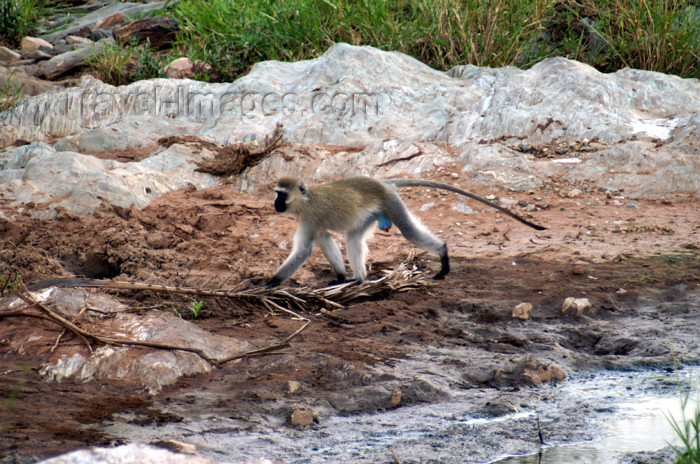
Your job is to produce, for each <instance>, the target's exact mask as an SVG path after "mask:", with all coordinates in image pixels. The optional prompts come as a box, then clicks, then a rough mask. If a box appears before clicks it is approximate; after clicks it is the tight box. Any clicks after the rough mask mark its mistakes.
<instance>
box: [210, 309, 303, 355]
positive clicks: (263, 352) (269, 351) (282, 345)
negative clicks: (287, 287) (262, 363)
mask: <svg viewBox="0 0 700 464" xmlns="http://www.w3.org/2000/svg"><path fill="white" fill-rule="evenodd" d="M279 309H280V310H282V311H285V312H287V313H290V314H292V315H294V316H296V317H297V318H298V319H299V320H302V321H304V324H303V325H302V326H301V327H299V328H298V329H297V330H295V331H294V332H293V333H292V334H291V335H289V336H288V337H287V338H285V339H284V340H283V341H282V342H280V343H277V344H275V345H272V346H268V347H266V348H260V349H257V350H252V351H247V352H245V353H240V354H236V355H233V356H229V357H228V358H224V359H222V360H219V362H218V364H219V365H221V364H225V363H227V362H229V361H233V360H236V359H241V358H246V357H252V356H261V355H268V354H272V352H273V351H275V350H278V349H281V348H286V347H287V346H289V342H290V341H292V339H293V338H294V337H296V336H297V335H299V334H300V333H301V332H302V331H303V330H304V329H306V328H307V327H308V326H309V324H310V323H311V321H310V320H309V319H307V318H305V317H303V316H300V315H298V314H297V313H295V312H294V311H292V310H289V309H286V308H282V307H280V308H279Z"/></svg>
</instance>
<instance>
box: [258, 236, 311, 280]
mask: <svg viewBox="0 0 700 464" xmlns="http://www.w3.org/2000/svg"><path fill="white" fill-rule="evenodd" d="M313 248H314V237H313V235H312V234H309V233H308V232H306V231H304V230H302V229H301V227H300V228H298V229H297V231H296V234H294V246H293V247H292V253H291V254H290V255H289V257H288V258H287V259H286V260H285V261H284V263H282V265H281V266H280V268H279V269H277V272H276V273H275V275H274V276H273V277H272V278H271V279H270V280H268V281H267V282H265V283H264V284H263V286H265V287H276V286H277V285H279V284H281V283H282V282H284V281H285V280H287V279H288V278H290V277H291V276H292V274H294V273H295V272H297V271H298V270H299V268H301V266H302V265H303V264H304V263H305V262H306V260H307V259H309V256H311V251H312V250H313Z"/></svg>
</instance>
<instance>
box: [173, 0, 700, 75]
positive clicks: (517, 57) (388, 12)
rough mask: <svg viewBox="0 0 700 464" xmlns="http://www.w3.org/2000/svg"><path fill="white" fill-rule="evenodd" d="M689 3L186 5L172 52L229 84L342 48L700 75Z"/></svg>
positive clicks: (383, 0)
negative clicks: (260, 69) (270, 66)
mask: <svg viewBox="0 0 700 464" xmlns="http://www.w3.org/2000/svg"><path fill="white" fill-rule="evenodd" d="M691 4H692V0H685V1H679V0H666V1H662V0H596V1H593V0H580V1H575V0H566V1H561V0H514V1H506V0H461V1H460V0H417V1H407V0H374V1H369V0H359V1H347V0H291V1H285V2H263V1H260V0H210V1H207V2H202V1H199V0H183V1H181V2H179V3H178V4H176V5H173V6H172V7H171V9H170V10H169V11H168V13H167V14H169V15H170V16H172V17H173V18H174V19H176V20H177V21H178V22H180V24H181V25H182V26H183V31H182V33H181V34H180V38H179V49H180V51H181V53H185V54H187V55H189V56H190V58H192V59H193V60H198V61H203V62H206V63H209V64H211V65H212V66H214V69H213V71H212V72H211V73H210V74H208V75H206V76H202V77H203V78H205V79H207V80H230V79H232V78H235V77H237V76H240V75H241V74H243V73H245V72H247V71H248V69H249V68H250V67H251V66H252V65H253V64H255V63H256V62H259V61H263V60H285V61H292V60H301V59H308V58H315V57H317V56H318V55H319V54H321V53H323V52H324V51H325V50H326V49H327V48H328V47H329V46H330V45H332V44H334V43H337V42H347V43H350V44H353V45H371V46H374V47H377V48H380V49H383V50H394V51H399V52H402V53H406V54H408V55H411V56H413V57H415V58H417V59H419V60H420V61H423V62H424V63H427V64H429V65H430V66H432V67H434V68H436V69H441V70H447V69H449V68H451V67H452V66H455V65H460V64H467V63H470V64H474V65H478V66H491V67H499V66H506V65H512V64H516V65H518V66H523V67H527V66H530V65H532V64H534V63H536V62H538V61H540V60H542V59H544V58H546V57H549V56H565V57H568V58H572V59H576V60H579V61H583V62H586V63H589V64H591V65H593V66H595V67H596V68H598V69H599V70H601V71H605V72H609V71H614V70H617V69H620V68H623V67H626V66H628V67H634V68H639V69H648V70H654V71H660V72H665V73H671V74H677V75H680V76H685V77H700V68H699V66H700V64H699V63H700V32H698V31H700V10H693V9H692V6H691Z"/></svg>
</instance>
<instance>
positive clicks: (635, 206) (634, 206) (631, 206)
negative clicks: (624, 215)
mask: <svg viewBox="0 0 700 464" xmlns="http://www.w3.org/2000/svg"><path fill="white" fill-rule="evenodd" d="M625 206H626V207H628V208H629V209H637V205H635V204H634V203H627V204H626V205H625Z"/></svg>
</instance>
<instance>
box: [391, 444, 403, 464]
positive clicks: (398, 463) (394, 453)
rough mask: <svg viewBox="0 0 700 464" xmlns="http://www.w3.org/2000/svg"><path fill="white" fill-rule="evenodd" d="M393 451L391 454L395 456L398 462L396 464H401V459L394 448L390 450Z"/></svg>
mask: <svg viewBox="0 0 700 464" xmlns="http://www.w3.org/2000/svg"><path fill="white" fill-rule="evenodd" d="M389 449H390V450H391V454H393V455H394V460H395V461H396V464H401V459H399V457H398V456H397V455H396V451H394V448H389Z"/></svg>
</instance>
